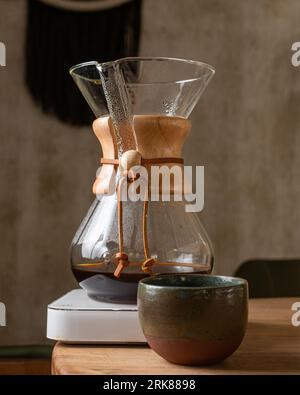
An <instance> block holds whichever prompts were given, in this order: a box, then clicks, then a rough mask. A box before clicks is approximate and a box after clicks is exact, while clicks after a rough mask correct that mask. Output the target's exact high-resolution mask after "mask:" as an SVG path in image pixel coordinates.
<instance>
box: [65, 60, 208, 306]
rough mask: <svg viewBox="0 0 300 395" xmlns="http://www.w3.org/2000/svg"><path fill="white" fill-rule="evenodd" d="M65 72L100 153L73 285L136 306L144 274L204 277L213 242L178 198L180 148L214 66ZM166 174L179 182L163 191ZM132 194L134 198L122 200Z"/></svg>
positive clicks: (84, 67) (116, 66) (141, 64)
mask: <svg viewBox="0 0 300 395" xmlns="http://www.w3.org/2000/svg"><path fill="white" fill-rule="evenodd" d="M70 73H71V75H72V77H73V79H74V81H75V83H76V84H77V86H78V88H79V89H80V91H81V93H82V94H83V96H84V97H85V99H86V101H87V103H88V104H89V106H90V107H91V109H92V111H93V112H94V114H95V117H96V120H95V121H94V123H93V130H94V132H95V134H96V136H97V138H98V139H99V142H100V144H101V148H102V155H103V156H102V158H101V160H100V164H101V167H100V168H99V169H98V171H97V177H96V180H95V183H94V185H93V192H94V194H95V195H96V198H95V200H94V202H93V204H92V205H91V207H90V209H89V210H88V212H87V214H86V216H85V218H84V219H83V221H82V223H81V225H80V227H79V229H78V230H77V232H76V234H75V236H74V238H73V241H72V245H71V264H72V271H73V273H74V275H75V277H76V279H77V281H78V282H79V284H80V286H81V287H82V288H84V289H85V290H86V291H87V293H88V295H89V296H90V297H92V298H94V299H97V300H101V301H109V302H116V303H135V302H136V294H137V285H138V282H139V280H141V279H142V278H144V277H145V276H150V275H153V274H164V273H210V272H211V270H212V266H213V252H212V247H211V243H210V241H209V238H208V236H207V234H206V232H205V230H204V228H203V226H202V225H201V222H200V220H199V216H198V214H197V213H195V212H187V210H186V202H185V201H184V198H183V189H182V185H187V184H188V183H187V182H186V180H184V172H183V171H182V170H183V159H182V148H183V145H184V142H185V140H186V138H187V136H188V134H189V132H190V129H191V122H190V121H189V120H188V117H189V115H190V114H191V112H192V110H193V108H194V106H195V105H196V103H197V102H198V100H199V98H200V96H201V94H202V93H203V91H204V90H205V88H206V86H207V84H208V83H209V81H210V79H211V78H212V76H213V74H214V69H213V68H212V67H211V66H210V65H207V64H205V63H201V62H195V61H188V60H181V59H172V58H124V59H120V60H117V61H114V62H108V63H102V64H101V63H98V62H87V63H83V64H79V65H76V66H74V67H72V68H71V70H70ZM154 167H155V169H156V172H152V171H153V169H154ZM174 168H177V170H179V171H180V170H181V171H182V172H181V173H180V174H181V175H180V177H179V178H177V179H176V180H175V178H176V177H175V176H174V177H173V176H171V177H170V179H169V180H170V181H169V183H167V185H166V186H165V185H163V180H162V176H161V170H170V173H172V171H173V169H174ZM142 170H143V171H142ZM154 174H155V175H157V174H158V181H157V180H154ZM178 180H179V181H178ZM135 183H136V185H137V186H135V188H132V187H133V186H134V184H135ZM137 183H138V184H137ZM130 188H131V192H132V191H135V192H136V194H135V196H138V197H140V199H138V198H132V196H133V195H134V194H132V196H131V198H130V199H128V195H130V193H129V192H130ZM123 195H126V197H127V199H124V198H123Z"/></svg>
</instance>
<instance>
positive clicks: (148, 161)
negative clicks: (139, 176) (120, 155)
mask: <svg viewBox="0 0 300 395" xmlns="http://www.w3.org/2000/svg"><path fill="white" fill-rule="evenodd" d="M100 163H101V164H102V165H114V166H118V165H119V164H120V161H119V159H107V158H101V159H100ZM162 163H179V164H181V165H182V164H183V163H184V161H183V158H148V159H144V158H142V161H141V164H142V165H151V164H152V165H155V164H156V165H159V164H162Z"/></svg>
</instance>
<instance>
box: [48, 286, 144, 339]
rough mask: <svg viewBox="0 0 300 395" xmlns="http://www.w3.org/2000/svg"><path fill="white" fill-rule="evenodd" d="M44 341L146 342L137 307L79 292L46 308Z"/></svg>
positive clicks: (74, 291)
mask: <svg viewBox="0 0 300 395" xmlns="http://www.w3.org/2000/svg"><path fill="white" fill-rule="evenodd" d="M47 338H48V339H52V340H57V341H61V342H64V343H98V344H103V343H104V344H128V343H134V344H139V343H141V344H144V343H146V340H145V337H144V335H143V332H142V329H141V327H140V324H139V319H138V310H137V305H135V304H116V303H104V302H98V301H95V300H93V299H91V298H89V297H88V296H87V294H86V291H85V290H83V289H75V290H73V291H71V292H68V293H67V294H66V295H64V296H62V297H61V298H59V299H57V300H55V301H54V302H52V303H51V304H49V305H48V314H47Z"/></svg>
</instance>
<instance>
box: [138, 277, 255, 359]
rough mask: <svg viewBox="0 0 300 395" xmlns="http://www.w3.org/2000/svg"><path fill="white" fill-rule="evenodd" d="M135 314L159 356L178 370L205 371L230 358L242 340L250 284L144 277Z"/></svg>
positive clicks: (234, 280) (231, 279)
mask: <svg viewBox="0 0 300 395" xmlns="http://www.w3.org/2000/svg"><path fill="white" fill-rule="evenodd" d="M138 310H139V319H140V323H141V326H142V329H143V332H144V335H145V337H146V339H147V342H148V343H149V346H150V347H151V348H152V349H153V350H154V351H155V352H156V353H157V354H159V355H160V356H161V357H163V358H164V359H166V360H167V361H169V362H173V363H176V364H180V365H209V364H212V363H216V362H220V361H222V360H224V359H225V358H227V357H229V355H231V354H232V353H233V352H234V351H235V350H236V349H237V348H238V347H239V345H240V344H241V342H242V340H243V337H244V334H245V331H246V326H247V320H248V284H247V281H246V280H243V279H241V278H235V277H225V276H213V275H201V274H185V275H182V274H173V275H166V274H164V275H159V276H153V277H148V278H145V279H143V280H141V281H140V283H139V288H138Z"/></svg>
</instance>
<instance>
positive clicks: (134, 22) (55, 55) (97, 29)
mask: <svg viewBox="0 0 300 395" xmlns="http://www.w3.org/2000/svg"><path fill="white" fill-rule="evenodd" d="M53 1H54V0H43V2H41V1H37V0H27V4H28V8H27V10H28V11H27V36H26V46H25V48H26V49H25V56H26V71H25V80H26V85H27V86H28V89H29V91H30V93H31V95H32V97H33V99H34V100H35V102H36V103H37V104H38V105H39V106H40V107H41V108H42V109H43V111H45V112H46V113H50V114H55V115H56V116H57V117H58V118H59V119H60V120H61V121H64V122H68V123H71V124H74V125H78V126H82V125H90V124H91V122H92V120H93V114H92V113H91V110H90V109H89V107H88V106H87V104H86V102H85V101H84V99H83V98H82V95H81V94H80V92H79V90H78V89H77V88H76V86H75V84H74V82H73V81H72V79H71V78H70V76H69V72H68V70H69V68H70V67H71V66H73V65H74V64H78V63H81V62H85V61H88V60H97V61H99V62H106V61H111V60H115V59H118V58H122V57H126V56H136V55H137V54H138V47H139V36H140V27H141V2H142V0H130V1H126V2H124V1H122V4H121V5H118V6H114V7H113V8H104V9H102V10H100V11H93V12H88V11H85V12H78V10H77V11H75V10H73V11H70V10H69V9H68V10H66V9H63V8H60V7H57V6H50V5H49V4H46V3H50V2H52V3H53ZM55 1H56V2H57V3H59V2H61V1H64V2H68V3H71V1H70V0H55ZM102 1H103V0H102ZM102 1H100V2H99V3H102ZM106 1H108V0H105V1H103V5H104V3H105V2H106ZM109 1H111V0H109ZM118 2H119V4H120V2H121V0H118ZM73 3H77V1H75V2H73ZM79 3H83V1H78V4H79ZM86 3H87V4H88V3H95V1H86ZM111 4H112V3H111ZM115 4H117V3H116V1H115Z"/></svg>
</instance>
